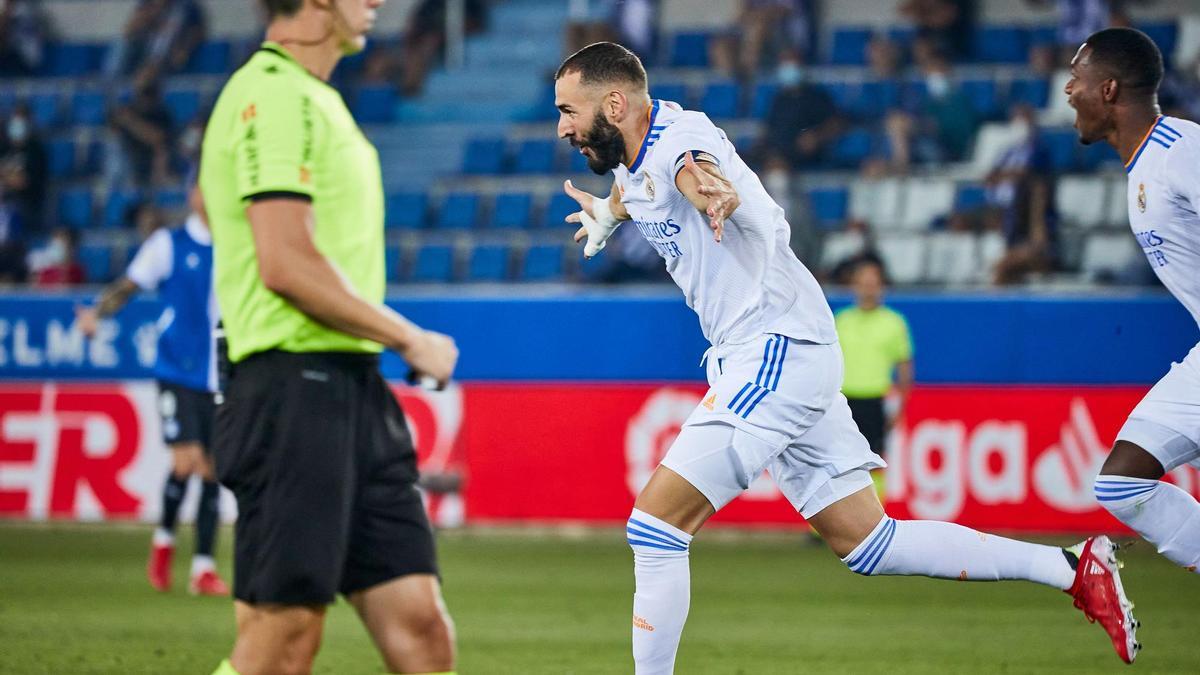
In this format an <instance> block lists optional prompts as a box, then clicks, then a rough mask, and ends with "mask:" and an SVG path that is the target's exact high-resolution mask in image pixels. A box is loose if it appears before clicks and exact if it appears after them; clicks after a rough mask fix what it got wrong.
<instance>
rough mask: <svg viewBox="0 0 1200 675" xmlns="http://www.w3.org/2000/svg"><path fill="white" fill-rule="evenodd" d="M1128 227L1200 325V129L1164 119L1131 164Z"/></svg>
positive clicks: (1159, 275)
mask: <svg viewBox="0 0 1200 675" xmlns="http://www.w3.org/2000/svg"><path fill="white" fill-rule="evenodd" d="M1125 171H1126V172H1127V173H1128V174H1129V186H1128V188H1127V192H1128V196H1129V226H1130V227H1131V228H1133V234H1134V236H1135V237H1137V240H1138V243H1139V244H1141V246H1142V250H1143V251H1145V253H1146V258H1147V260H1148V261H1149V262H1150V267H1152V268H1153V269H1154V273H1155V274H1157V275H1158V278H1159V280H1160V281H1162V283H1163V286H1166V287H1167V290H1169V291H1171V294H1172V295H1174V296H1175V298H1176V299H1178V300H1179V301H1180V302H1182V303H1183V306H1184V307H1186V308H1187V310H1188V311H1189V312H1191V313H1192V318H1194V319H1195V320H1196V323H1197V324H1200V125H1197V124H1196V123H1194V122H1189V121H1187V120H1181V119H1178V118H1175V117H1163V116H1160V117H1159V118H1158V121H1157V122H1156V123H1155V124H1154V126H1153V127H1152V128H1151V129H1150V132H1149V133H1147V134H1146V138H1144V139H1143V140H1142V144H1141V146H1139V147H1138V149H1137V152H1135V153H1134V155H1133V158H1132V159H1130V160H1129V164H1128V165H1126V167H1125Z"/></svg>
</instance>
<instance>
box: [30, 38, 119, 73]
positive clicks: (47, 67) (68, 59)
mask: <svg viewBox="0 0 1200 675" xmlns="http://www.w3.org/2000/svg"><path fill="white" fill-rule="evenodd" d="M103 59H104V47H102V46H100V45H90V44H82V43H50V44H48V45H47V46H46V60H45V62H44V63H43V64H42V73H43V74H44V75H49V76H51V77H62V76H79V75H89V74H91V73H94V72H97V71H98V70H99V69H100V64H101V62H102V61H103Z"/></svg>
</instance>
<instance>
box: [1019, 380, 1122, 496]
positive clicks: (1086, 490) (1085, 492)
mask: <svg viewBox="0 0 1200 675" xmlns="http://www.w3.org/2000/svg"><path fill="white" fill-rule="evenodd" d="M1060 434H1061V435H1060V437H1059V441H1058V443H1055V444H1054V445H1051V446H1050V447H1049V448H1046V451H1045V452H1043V453H1042V454H1041V456H1040V457H1038V459H1037V461H1036V462H1034V465H1033V485H1034V487H1035V489H1036V490H1037V494H1038V497H1041V499H1042V501H1044V502H1046V503H1047V504H1050V505H1051V506H1054V507H1055V508H1058V509H1062V510H1063V511H1068V512H1071V513H1082V512H1084V511H1091V510H1092V509H1094V508H1096V498H1095V497H1094V496H1093V495H1092V482H1093V481H1094V480H1095V478H1096V474H1097V473H1098V472H1099V471H1100V467H1101V466H1102V465H1103V464H1104V459H1105V458H1106V457H1107V456H1108V451H1109V448H1108V446H1107V445H1105V444H1104V443H1102V442H1101V441H1100V436H1099V435H1098V434H1097V433H1096V424H1095V422H1093V420H1092V415H1091V412H1090V411H1089V410H1088V407H1087V403H1085V402H1084V401H1083V399H1081V398H1074V399H1072V400H1071V406H1070V411H1069V413H1068V417H1067V420H1066V421H1065V422H1063V424H1062V430H1061V432H1060Z"/></svg>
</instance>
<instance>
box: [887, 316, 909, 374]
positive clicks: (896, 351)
mask: <svg viewBox="0 0 1200 675" xmlns="http://www.w3.org/2000/svg"><path fill="white" fill-rule="evenodd" d="M912 357H913V343H912V334H911V333H910V332H909V330H908V321H905V320H904V317H903V316H901V315H900V314H896V335H895V338H894V339H893V341H892V362H893V363H903V362H905V361H911V360H912Z"/></svg>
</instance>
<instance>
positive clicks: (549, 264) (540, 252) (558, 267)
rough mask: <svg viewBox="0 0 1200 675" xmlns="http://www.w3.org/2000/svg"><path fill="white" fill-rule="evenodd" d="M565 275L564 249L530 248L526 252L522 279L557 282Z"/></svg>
mask: <svg viewBox="0 0 1200 675" xmlns="http://www.w3.org/2000/svg"><path fill="white" fill-rule="evenodd" d="M562 275H563V249H562V247H561V246H554V245H541V246H530V247H529V250H528V251H526V252H525V262H524V264H523V265H522V267H521V278H522V279H524V280H525V281H555V280H558V279H561V278H562Z"/></svg>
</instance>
